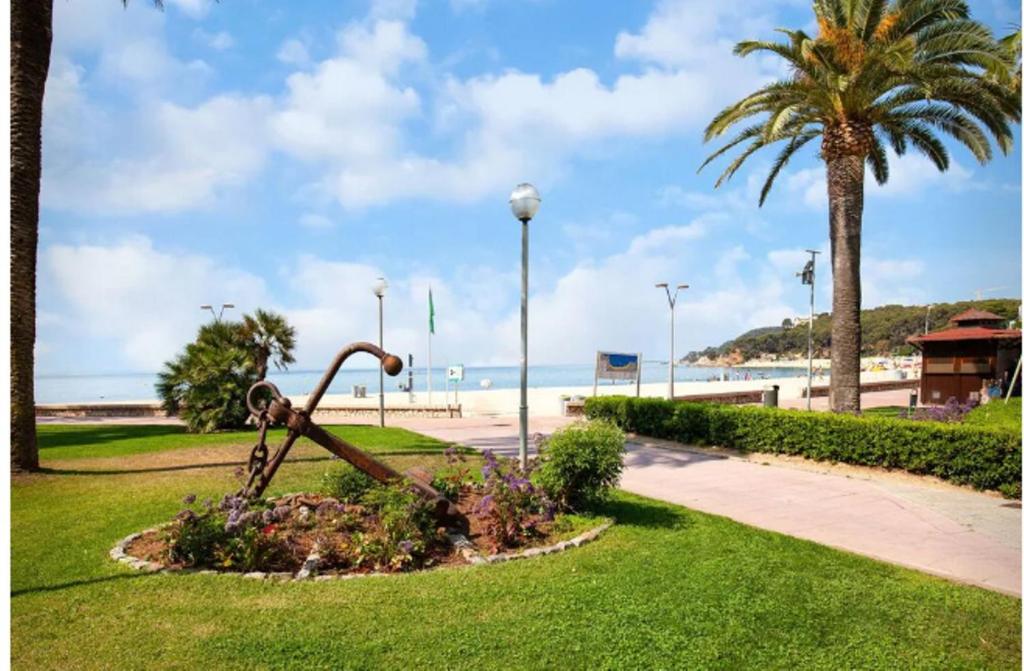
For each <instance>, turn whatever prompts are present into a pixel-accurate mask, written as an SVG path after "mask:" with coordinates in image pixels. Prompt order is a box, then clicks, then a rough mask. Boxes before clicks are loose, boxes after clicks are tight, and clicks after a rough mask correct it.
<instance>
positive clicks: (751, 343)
mask: <svg viewBox="0 0 1024 671" xmlns="http://www.w3.org/2000/svg"><path fill="white" fill-rule="evenodd" d="M1019 305H1020V300H1019V299H1016V298H993V299H990V300H980V301H961V302H959V303H935V304H934V305H933V306H932V312H931V318H930V322H929V329H930V330H932V331H938V330H940V329H944V328H948V327H950V326H952V324H950V323H949V318H950V317H952V316H954V315H956V314H958V313H960V312H963V311H964V310H966V309H968V308H971V307H974V308H977V309H979V310H987V311H989V312H994V313H995V314H997V315H1000V316H1002V317H1005V318H1006V319H1007V320H1011V319H1017V306H1019ZM925 312H926V307H925V306H923V305H884V306H882V307H877V308H872V309H870V310H864V311H862V312H861V333H862V349H861V352H862V353H863V354H864V355H865V356H888V355H902V354H910V353H911V352H913V351H914V349H913V348H912V347H911V346H910V345H907V338H908V337H910V336H912V335H916V334H919V333H924V320H925ZM831 328H832V316H831V315H830V314H828V313H822V314H819V315H816V316H815V318H814V347H815V356H827V355H828V349H829V344H830V337H829V331H830V330H831ZM806 353H807V324H806V322H805V323H803V324H798V325H796V326H793V325H792V324H791V323H790V320H788V319H787V320H786V321H785V322H784V323H783V324H782V325H779V326H767V327H761V328H756V329H753V330H751V331H747V332H746V333H744V334H743V335H741V336H739V337H738V338H735V339H734V340H729V341H728V342H725V343H722V344H721V345H719V346H718V347H708V348H707V349H705V350H704V351H702V352H690V353H689V354H687V355H686V360H687V361H689V362H691V363H692V362H696V361H698V360H699V359H701V358H702V357H704V358H707V359H710V360H715V359H721V358H727V357H728V358H730V359H731V360H732V361H733V362H734V363H738V362H739V361H746V360H748V359H756V358H760V357H764V356H768V355H775V356H778V357H790V356H793V357H796V356H801V355H806Z"/></svg>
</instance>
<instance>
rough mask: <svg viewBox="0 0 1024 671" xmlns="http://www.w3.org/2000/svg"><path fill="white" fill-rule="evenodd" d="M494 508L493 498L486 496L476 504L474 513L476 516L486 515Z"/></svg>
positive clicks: (489, 495)
mask: <svg viewBox="0 0 1024 671" xmlns="http://www.w3.org/2000/svg"><path fill="white" fill-rule="evenodd" d="M493 507H494V496H492V495H491V494H488V495H487V496H485V497H483V498H482V499H480V502H479V503H477V504H476V513H477V514H478V515H486V514H487V513H489V512H490V511H491V508H493Z"/></svg>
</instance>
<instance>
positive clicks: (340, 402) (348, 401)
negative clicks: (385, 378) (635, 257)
mask: <svg viewBox="0 0 1024 671" xmlns="http://www.w3.org/2000/svg"><path fill="white" fill-rule="evenodd" d="M900 373H901V371H879V372H872V373H867V372H865V373H861V381H863V382H879V381H884V380H896V379H901V378H900ZM908 374H909V375H911V376H916V375H915V374H914V373H910V372H909V371H908ZM776 384H777V385H779V399H780V400H785V399H794V398H800V396H801V392H802V390H803V389H804V388H805V387H806V386H807V377H806V376H803V377H787V378H773V379H762V380H730V381H726V382H720V381H715V382H678V381H677V382H676V383H675V393H676V396H686V395H689V394H715V393H727V392H736V391H752V390H755V391H760V390H762V389H765V388H766V387H771V386H772V385H776ZM814 384H815V386H818V385H826V384H828V376H824V377H820V378H815V380H814ZM593 391H594V388H593V386H592V385H590V386H581V387H531V388H529V389H528V390H527V396H528V400H527V403H528V404H529V408H530V414H531V415H533V416H537V417H554V416H557V415H560V414H561V412H562V398H563V397H566V396H568V397H572V396H582V397H589V396H591V395H592V394H593ZM597 392H598V396H613V395H617V394H622V395H631V396H632V395H635V394H636V385H632V384H617V385H608V384H604V385H600V386H598V390H597ZM667 393H668V383H667V382H647V383H644V384H641V385H640V395H641V396H650V397H659V396H660V397H665V396H666V395H667ZM291 399H292V402H293V403H294V404H296V405H301V404H302V403H305V401H306V396H304V395H293V396H292V397H291ZM447 401H448V403H451V404H455V403H456V398H455V393H454V392H449V394H448V399H447ZM378 402H379V401H378V397H377V396H376V395H373V396H368V397H367V398H354V397H352V396H351V395H350V394H327V395H326V396H324V398H323V400H322V401H321V402H320V406H321V407H323V408H329V407H332V406H336V407H338V406H346V407H353V406H356V407H367V408H375V407H377V404H378ZM458 403H460V404H461V405H462V414H463V416H465V417H478V416H489V415H515V414H516V413H518V412H519V390H518V389H473V390H466V391H462V390H460V391H459V394H458ZM384 405H385V408H408V407H410V406H426V405H433V406H444V405H445V393H444V390H443V389H442V390H440V391H434V393H433V395H432V397H430V398H429V399H428V395H427V393H426V392H425V391H424V392H417V393H416V394H415V395H414V397H413V399H412V401H410V397H409V394H407V393H404V392H387V393H385V394H384Z"/></svg>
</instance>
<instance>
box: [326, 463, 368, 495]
mask: <svg viewBox="0 0 1024 671" xmlns="http://www.w3.org/2000/svg"><path fill="white" fill-rule="evenodd" d="M376 486H377V481H376V480H374V479H373V478H371V477H370V476H369V475H367V474H366V473H363V472H362V471H361V470H359V469H358V468H356V467H355V466H353V465H352V464H350V463H348V462H346V461H342V462H340V463H336V464H332V465H331V467H330V468H328V469H327V471H326V472H325V473H324V474H323V477H322V478H321V479H320V492H321V493H322V494H325V495H326V496H332V497H334V498H336V499H338V500H339V501H341V502H342V503H360V502H361V501H362V500H363V497H364V496H365V495H366V493H367V492H369V491H370V490H371V489H373V488H374V487H376Z"/></svg>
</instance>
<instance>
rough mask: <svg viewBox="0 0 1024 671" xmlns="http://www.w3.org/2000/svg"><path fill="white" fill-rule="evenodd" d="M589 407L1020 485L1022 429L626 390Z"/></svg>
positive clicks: (677, 429)
mask: <svg viewBox="0 0 1024 671" xmlns="http://www.w3.org/2000/svg"><path fill="white" fill-rule="evenodd" d="M584 410H585V412H586V415H587V417H589V418H592V419H594V418H602V419H612V421H615V422H616V423H617V424H618V425H619V426H620V427H621V428H623V429H625V430H626V431H631V432H635V433H641V434H644V435H648V436H653V437H656V438H667V439H669V440H676V441H679V442H683V443H690V444H695V445H717V446H722V447H731V448H734V449H738V450H742V451H745V452H768V453H775V454H791V455H799V456H803V457H807V458H809V459H815V460H818V461H834V462H843V463H848V464H857V465H863V466H881V467H883V468H898V469H903V470H907V471H910V472H911V473H920V474H925V475H934V476H937V477H940V478H943V479H945V480H949V481H951V482H954V483H957V484H967V485H971V486H973V487H976V488H978V489H999V490H1000V491H1002V492H1004V493H1009V494H1012V493H1014V492H1019V489H1020V482H1021V443H1020V434H1019V433H1017V432H1014V431H1010V430H1004V429H990V428H984V427H977V426H971V425H968V424H946V423H939V422H908V421H906V420H903V419H893V418H885V417H865V416H855V415H840V414H832V413H818V412H813V413H809V412H806V411H800V410H782V409H779V408H760V407H740V406H729V405H715V404H710V403H673V402H670V401H666V400H663V399H653V398H650V399H648V398H630V397H625V396H605V397H600V398H589V399H587V402H586V405H585V408H584ZM669 410H671V412H669Z"/></svg>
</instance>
